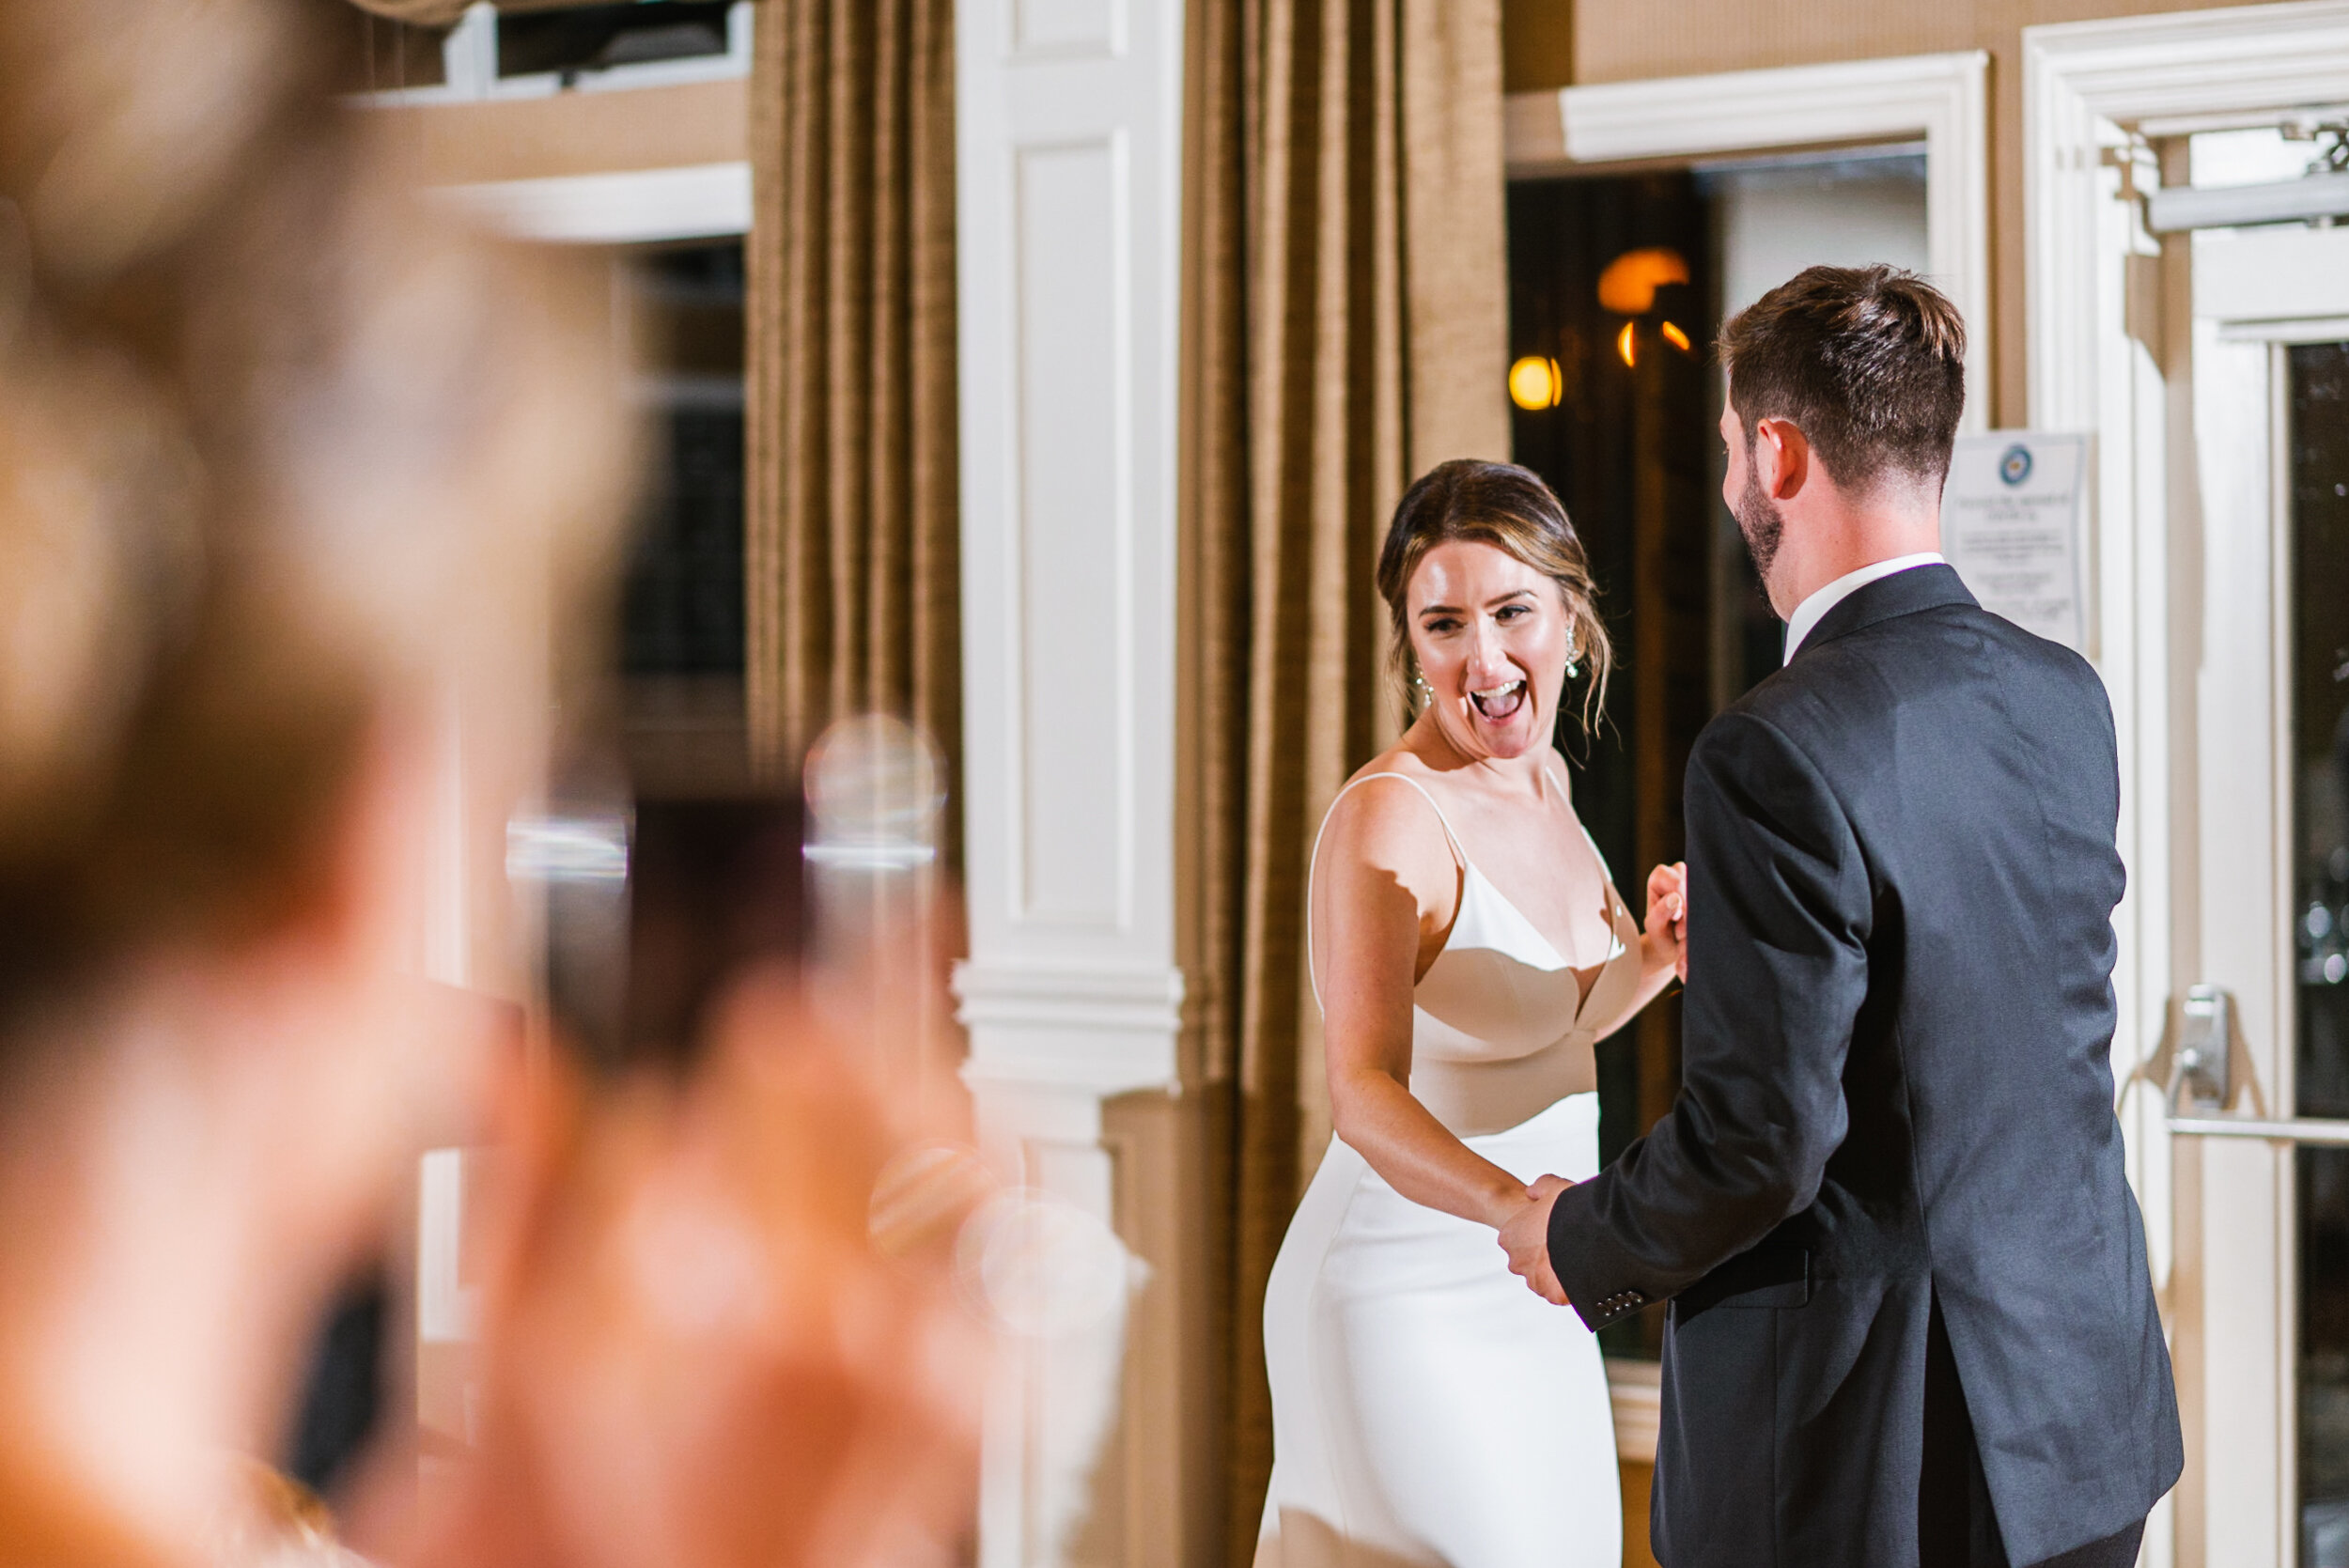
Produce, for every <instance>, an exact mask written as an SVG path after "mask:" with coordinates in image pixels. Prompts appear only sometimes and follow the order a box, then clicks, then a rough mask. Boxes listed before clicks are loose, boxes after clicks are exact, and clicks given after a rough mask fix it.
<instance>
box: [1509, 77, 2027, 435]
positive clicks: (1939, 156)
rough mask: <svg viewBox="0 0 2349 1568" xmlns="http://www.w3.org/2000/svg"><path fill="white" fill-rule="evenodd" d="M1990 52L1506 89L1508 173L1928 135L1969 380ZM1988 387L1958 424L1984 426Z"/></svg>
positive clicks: (1980, 254)
mask: <svg viewBox="0 0 2349 1568" xmlns="http://www.w3.org/2000/svg"><path fill="white" fill-rule="evenodd" d="M1989 70H1990V56H1989V55H1988V54H1984V53H1983V51H1981V50H1970V51H1965V52H1961V53H1955V54H1902V55H1895V56H1892V57H1890V58H1886V59H1877V60H1838V61H1834V62H1831V63H1828V64H1826V65H1804V66H1781V67H1774V68H1771V69H1767V70H1730V71H1722V72H1719V73H1718V74H1715V75H1708V76H1670V77H1657V78H1653V79H1650V80H1646V81H1639V82H1602V83H1595V84H1593V85H1588V86H1578V87H1561V88H1557V89H1553V90H1548V91H1542V92H1522V93H1511V94H1510V95H1509V98H1508V101H1507V104H1506V108H1505V114H1506V148H1507V152H1506V156H1507V161H1508V170H1509V178H1510V179H1538V178H1540V177H1542V176H1545V175H1554V174H1573V173H1585V174H1587V173H1600V172H1604V171H1605V170H1606V168H1607V167H1608V166H1610V165H1616V166H1623V165H1636V164H1641V163H1667V164H1686V163H1697V162H1701V161H1703V160H1707V159H1714V158H1732V157H1736V156H1738V155H1740V154H1746V153H1766V152H1794V151H1802V150H1807V149H1810V148H1815V147H1849V146H1851V145H1853V144H1855V143H1868V142H1889V141H1899V140H1904V139H1921V140H1922V141H1923V143H1924V144H1925V254H1926V255H1927V256H1928V257H1930V258H1931V259H1930V270H1931V273H1932V276H1933V280H1934V282H1935V283H1936V285H1937V286H1938V287H1940V288H1941V290H1942V291H1943V292H1944V293H1946V294H1948V295H1949V297H1950V298H1951V299H1952V301H1954V302H1956V304H1957V307H1958V309H1959V310H1960V311H1962V312H1963V313H1964V314H1965V317H1966V319H1967V321H1968V324H1969V325H1970V326H1971V327H1972V328H1973V330H1972V331H1971V332H1969V333H1968V334H1967V343H1966V379H1967V381H1968V384H1969V385H1971V386H1973V387H1975V388H1977V389H1980V388H1984V387H1987V386H1988V385H1989V384H1990V331H1989V324H1990V99H1989ZM1987 408H1988V400H1987V399H1986V398H1984V397H1982V396H1974V397H1969V398H1968V399H1967V403H1966V413H1965V419H1964V422H1963V424H1962V426H1961V428H1963V429H1965V430H1967V431H1974V430H1979V429H1982V428H1983V427H1984V423H1985V420H1986V418H1987V413H1986V411H1987Z"/></svg>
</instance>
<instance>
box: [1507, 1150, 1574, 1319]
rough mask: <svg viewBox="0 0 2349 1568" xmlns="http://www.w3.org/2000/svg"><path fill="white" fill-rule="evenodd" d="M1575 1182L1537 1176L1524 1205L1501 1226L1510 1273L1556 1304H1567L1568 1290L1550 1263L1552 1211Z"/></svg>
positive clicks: (1552, 1303) (1527, 1193)
mask: <svg viewBox="0 0 2349 1568" xmlns="http://www.w3.org/2000/svg"><path fill="white" fill-rule="evenodd" d="M1573 1185H1574V1184H1573V1183H1572V1182H1570V1181H1568V1180H1566V1178H1565V1177H1563V1176H1536V1177H1535V1178H1534V1179H1533V1184H1532V1186H1531V1187H1528V1188H1526V1189H1525V1197H1526V1202H1525V1203H1524V1204H1523V1206H1521V1207H1520V1208H1518V1210H1517V1213H1515V1214H1513V1215H1511V1216H1510V1217H1509V1219H1508V1222H1507V1223H1505V1224H1503V1225H1502V1226H1501V1250H1502V1251H1504V1252H1506V1253H1508V1254H1509V1272H1510V1273H1512V1274H1515V1275H1517V1277H1518V1278H1519V1279H1521V1280H1523V1281H1525V1284H1526V1288H1527V1289H1529V1290H1531V1291H1532V1293H1533V1294H1534V1295H1536V1296H1540V1297H1541V1298H1542V1299H1543V1300H1545V1301H1547V1302H1548V1303H1549V1304H1550V1305H1551V1306H1553V1307H1563V1306H1564V1305H1565V1304H1566V1292H1565V1287H1564V1286H1563V1285H1561V1284H1559V1282H1558V1275H1557V1272H1556V1271H1555V1270H1553V1269H1552V1268H1551V1267H1550V1266H1549V1211H1550V1207H1551V1205H1552V1204H1554V1203H1556V1202H1557V1201H1558V1194H1560V1193H1561V1192H1563V1191H1564V1190H1565V1189H1566V1188H1570V1187H1572V1186H1573Z"/></svg>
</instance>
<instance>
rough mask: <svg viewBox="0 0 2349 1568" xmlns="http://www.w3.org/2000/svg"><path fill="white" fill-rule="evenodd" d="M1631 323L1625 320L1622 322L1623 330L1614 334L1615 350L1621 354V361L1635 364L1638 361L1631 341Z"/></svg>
mask: <svg viewBox="0 0 2349 1568" xmlns="http://www.w3.org/2000/svg"><path fill="white" fill-rule="evenodd" d="M1631 325H1632V324H1631V323H1630V322H1628V321H1626V322H1625V323H1624V324H1623V331H1622V332H1620V333H1617V334H1615V352H1617V353H1619V354H1621V355H1622V356H1623V362H1624V364H1626V365H1637V364H1638V363H1639V360H1638V358H1637V351H1636V350H1635V349H1633V347H1632V343H1631Z"/></svg>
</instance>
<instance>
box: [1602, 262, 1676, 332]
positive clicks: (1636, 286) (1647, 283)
mask: <svg viewBox="0 0 2349 1568" xmlns="http://www.w3.org/2000/svg"><path fill="white" fill-rule="evenodd" d="M1686 282H1688V262H1686V261H1685V260H1683V259H1681V255H1680V253H1679V252H1678V251H1675V250H1670V249H1667V248H1666V247H1664V246H1662V245H1656V246H1651V247H1650V248H1648V249H1646V250H1639V251H1626V252H1624V253H1623V254H1622V255H1621V256H1617V257H1615V259H1614V260H1612V261H1610V262H1609V263H1608V264H1607V271H1605V272H1601V273H1599V275H1598V303H1600V304H1601V305H1603V306H1605V307H1606V308H1607V309H1609V310H1611V311H1613V312H1614V313H1615V314H1616V315H1618V316H1644V315H1646V314H1647V312H1648V311H1649V310H1650V309H1652V308H1653V307H1654V306H1655V304H1656V291H1657V289H1658V288H1661V287H1663V286H1664V285H1666V284H1668V283H1686Z"/></svg>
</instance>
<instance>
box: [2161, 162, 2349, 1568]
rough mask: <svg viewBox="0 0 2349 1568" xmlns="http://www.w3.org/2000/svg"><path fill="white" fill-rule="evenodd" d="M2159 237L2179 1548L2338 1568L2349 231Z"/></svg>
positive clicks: (2208, 1556) (2346, 1062)
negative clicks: (2180, 402) (2169, 720)
mask: <svg viewBox="0 0 2349 1568" xmlns="http://www.w3.org/2000/svg"><path fill="white" fill-rule="evenodd" d="M2198 150H2199V149H2198ZM2170 243H2171V244H2179V243H2190V244H2191V246H2192V266H2191V273H2192V280H2193V286H2192V295H2191V298H2192V314H2193V321H2192V345H2191V349H2192V386H2193V396H2192V408H2191V417H2192V420H2193V426H2194V440H2193V442H2191V446H2190V450H2191V452H2192V454H2193V465H2192V470H2191V472H2190V473H2189V472H2185V471H2181V470H2179V469H2176V468H2173V470H2172V474H2171V484H2172V487H2173V489H2172V494H2173V497H2174V496H2177V495H2178V494H2180V493H2181V490H2183V492H2184V493H2185V494H2186V495H2188V496H2191V497H2193V498H2195V499H2194V500H2193V501H2190V502H2188V503H2187V504H2186V505H2180V506H2178V507H2177V508H2176V509H2175V511H2174V513H2173V526H2174V527H2176V528H2177V529H2178V530H2179V535H2178V537H2177V538H2176V539H2174V540H2173V553H2172V560H2173V561H2175V562H2177V563H2178V564H2179V566H2180V567H2181V568H2182V569H2181V570H2180V572H2179V574H2178V581H2177V585H2176V592H2175V595H2174V598H2173V617H2172V622H2171V629H2170V634H2171V637H2172V639H2173V643H2174V646H2173V648H2172V650H2171V665H2170V668H2171V672H2172V674H2171V678H2172V680H2173V681H2175V682H2178V683H2181V685H2182V686H2183V687H2184V688H2185V690H2182V691H2180V692H2179V707H2178V712H2179V716H2180V726H2179V731H2178V734H2179V739H2180V753H2179V757H2178V766H2177V768H2176V772H2175V775H2174V777H2173V785H2172V787H2173V789H2175V790H2177V791H2178V792H2179V794H2180V796H2181V799H2180V800H2179V801H2178V802H2177V804H2178V806H2179V807H2180V808H2182V809H2180V810H2179V811H2178V813H2177V815H2176V816H2175V818H2174V820H2175V821H2177V822H2178V823H2179V824H2180V836H2181V838H2182V839H2183V840H2184V842H2180V843H2178V844H2176V845H2175V846H2174V853H2175V854H2176V856H2177V859H2178V864H2179V868H2180V871H2181V873H2182V875H2181V877H2180V886H2179V888H2178V897H2177V899H2176V902H2175V905H2174V908H2175V909H2176V911H2177V919H2178V921H2179V922H2180V926H2179V929H2178V930H2177V932H2176V933H2175V948H2176V951H2177V953H2178V954H2179V955H2180V957H2179V962H2180V967H2181V968H2182V969H2184V970H2185V971H2186V976H2185V977H2186V978H2191V979H2197V980H2199V981H2201V983H2202V985H2203V986H2206V987H2209V989H2206V990H2200V991H2198V992H2194V993H2188V994H2186V995H2183V996H2181V998H2180V999H2179V1005H2178V1007H2177V1010H2176V1012H2175V1014H2174V1015H2173V1017H2172V1020H2171V1036H2170V1043H2171V1049H2170V1052H2169V1054H2168V1057H2167V1060H2166V1063H2165V1067H2166V1070H2167V1075H2168V1076H2169V1077H2170V1083H2171V1084H2173V1085H2175V1089H2174V1091H2173V1093H2174V1094H2175V1099H2174V1100H2173V1112H2172V1114H2173V1120H2172V1121H2171V1124H2170V1125H2171V1127H2172V1129H2173V1133H2174V1134H2175V1136H2174V1138H2173V1141H2172V1144H2171V1153H2172V1157H2173V1161H2174V1165H2173V1172H2174V1182H2175V1187H2174V1209H2173V1222H2174V1226H2175V1230H2174V1234H2173V1237H2172V1239H2173V1240H2174V1243H2175V1249H2176V1250H2175V1254H2174V1256H2175V1265H2174V1268H2173V1271H2172V1273H2171V1276H2170V1309H2171V1322H2172V1327H2173V1329H2174V1339H2175V1351H2176V1359H2177V1367H2178V1374H2179V1392H2180V1402H2181V1405H2182V1408H2183V1412H2184V1415H2185V1419H2186V1445H2187V1455H2188V1458H2187V1464H2188V1481H2187V1483H2186V1485H2185V1486H2183V1487H2181V1488H2180V1491H2179V1494H2178V1500H2177V1535H2176V1544H2177V1560H2178V1562H2179V1563H2180V1564H2182V1565H2186V1564H2197V1563H2208V1564H2213V1565H2217V1564H2222V1563H2241V1564H2245V1565H2247V1568H2249V1565H2255V1564H2258V1565H2263V1564H2275V1563H2291V1562H2294V1561H2297V1562H2298V1563H2299V1564H2300V1565H2301V1568H2333V1565H2336V1564H2338V1565H2342V1568H2349V941H2344V936H2343V930H2342V927H2343V925H2344V924H2349V228H2333V229H2325V228H2310V227H2304V226H2298V225H2292V226H2271V227H2266V228H2256V229H2238V230H2232V231H2204V232H2201V233H2198V234H2195V235H2193V236H2192V237H2191V239H2190V241H2189V240H2188V237H2187V236H2185V235H2176V236H2172V237H2171V240H2170ZM2172 297H2173V299H2174V297H2175V296H2174V295H2173V296H2172ZM2220 1031H2223V1032H2224V1033H2225V1034H2226V1036H2227V1039H2226V1040H2225V1042H2224V1043H2223V1044H2221V1043H2220V1042H2219V1041H2217V1039H2216V1038H2215V1036H2216V1034H2217V1032H2220ZM2198 1045H2200V1046H2201V1066H2200V1070H2199V1071H2196V1070H2193V1069H2195V1068H2196V1063H2195V1061H2194V1060H2193V1058H2192V1057H2191V1056H2190V1055H2189V1054H2188V1051H2189V1048H2194V1047H2196V1046H2198ZM2222 1080H2223V1087H2224V1089H2225V1100H2224V1102H2223V1104H2220V1103H2211V1097H2212V1096H2214V1095H2215V1094H2217V1091H2218V1090H2219V1089H2220V1087H2221V1083H2222ZM2198 1098H2200V1099H2201V1100H2202V1101H2203V1103H2201V1104H2197V1103H2196V1102H2197V1100H2198Z"/></svg>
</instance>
